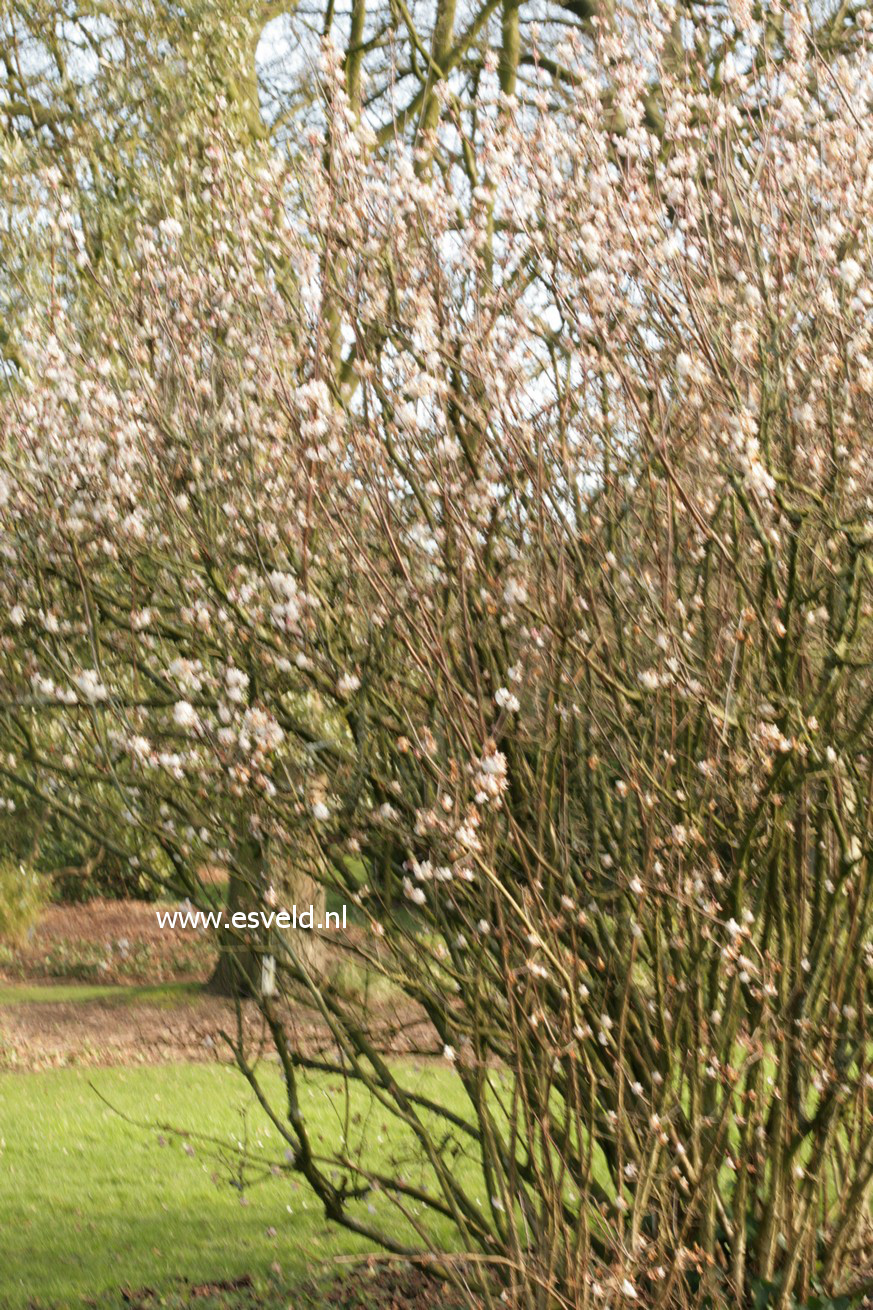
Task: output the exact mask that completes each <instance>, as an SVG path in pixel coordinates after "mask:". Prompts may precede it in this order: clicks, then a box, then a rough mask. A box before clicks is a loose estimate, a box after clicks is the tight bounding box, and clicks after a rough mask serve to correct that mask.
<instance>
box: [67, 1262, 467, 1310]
mask: <svg viewBox="0 0 873 1310" xmlns="http://www.w3.org/2000/svg"><path fill="white" fill-rule="evenodd" d="M119 1297H120V1300H119ZM87 1304H88V1305H89V1306H92V1307H94V1308H95V1310H110V1307H111V1308H112V1310H115V1308H116V1307H118V1306H119V1305H120V1306H123V1307H129V1308H130V1310H154V1308H155V1307H156V1306H165V1307H171V1308H172V1310H189V1307H190V1310H201V1308H203V1307H206V1310H218V1308H219V1307H221V1308H222V1310H223V1308H224V1307H226V1308H227V1310H286V1307H287V1310H460V1307H461V1306H462V1305H464V1306H466V1305H467V1304H468V1303H467V1302H461V1301H459V1299H458V1297H457V1294H455V1293H452V1292H450V1291H449V1290H448V1289H446V1288H445V1287H444V1285H442V1284H441V1283H439V1282H437V1281H435V1280H434V1279H432V1278H428V1277H427V1276H426V1275H425V1274H424V1273H423V1272H422V1271H421V1270H420V1269H417V1268H415V1267H410V1266H408V1265H404V1266H403V1267H397V1266H390V1265H389V1266H387V1267H386V1266H384V1265H381V1264H379V1263H375V1264H373V1265H364V1264H362V1265H359V1266H357V1267H355V1268H354V1269H350V1270H349V1271H348V1272H346V1273H343V1275H342V1276H341V1277H340V1278H338V1279H336V1280H335V1281H333V1282H331V1283H329V1284H328V1285H326V1286H324V1285H319V1284H317V1283H315V1282H306V1283H304V1284H302V1285H299V1286H295V1287H293V1288H285V1287H284V1286H280V1285H279V1283H278V1282H277V1284H276V1285H275V1286H268V1287H265V1288H263V1287H262V1288H261V1289H260V1290H259V1289H258V1287H256V1285H255V1283H254V1282H253V1280H252V1279H251V1278H249V1277H248V1276H243V1277H242V1278H234V1279H231V1280H229V1281H220V1282H210V1283H180V1284H179V1285H178V1287H177V1288H175V1289H174V1290H173V1291H171V1292H169V1293H167V1292H163V1293H159V1292H157V1291H156V1290H155V1289H154V1288H151V1287H143V1288H138V1289H136V1290H133V1289H130V1288H124V1289H122V1290H121V1292H120V1294H118V1293H113V1294H112V1295H111V1297H110V1298H109V1299H97V1300H90V1301H88V1302H87Z"/></svg>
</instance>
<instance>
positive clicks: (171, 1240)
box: [0, 1064, 458, 1310]
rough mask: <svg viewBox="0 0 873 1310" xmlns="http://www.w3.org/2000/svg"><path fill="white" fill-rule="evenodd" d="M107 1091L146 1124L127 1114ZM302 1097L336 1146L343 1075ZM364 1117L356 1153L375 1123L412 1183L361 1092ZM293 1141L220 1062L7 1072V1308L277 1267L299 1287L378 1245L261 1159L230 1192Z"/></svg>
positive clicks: (3, 1158) (1, 1236) (440, 1091)
mask: <svg viewBox="0 0 873 1310" xmlns="http://www.w3.org/2000/svg"><path fill="white" fill-rule="evenodd" d="M412 1077H413V1078H414V1079H416V1080H418V1081H419V1083H420V1085H421V1088H422V1090H423V1091H426V1092H427V1094H428V1095H430V1096H432V1097H434V1099H435V1100H437V1101H439V1100H441V1099H442V1097H444V1096H449V1095H452V1096H453V1097H457V1094H458V1093H457V1089H456V1087H454V1086H452V1080H451V1079H450V1078H449V1077H448V1076H447V1074H446V1073H445V1072H444V1071H441V1070H438V1069H433V1068H425V1069H421V1070H415V1071H414V1072H413V1073H412ZM264 1081H265V1084H266V1085H267V1086H268V1087H269V1088H270V1090H271V1091H272V1092H273V1093H274V1095H275V1103H276V1105H277V1106H279V1107H281V1090H282V1089H281V1084H280V1080H279V1075H278V1071H277V1070H276V1069H275V1068H273V1067H271V1068H269V1069H267V1070H265V1078H264ZM450 1087H451V1092H450ZM101 1095H102V1096H103V1097H105V1098H106V1100H108V1101H110V1102H111V1103H112V1105H113V1107H115V1110H118V1111H121V1114H123V1115H125V1116H128V1117H129V1118H130V1119H133V1120H137V1121H142V1122H144V1123H146V1124H148V1125H150V1126H148V1127H145V1126H139V1124H133V1123H131V1122H128V1120H127V1119H126V1118H122V1117H121V1115H120V1114H118V1113H116V1112H115V1110H114V1109H110V1108H109V1106H107V1105H106V1104H105V1103H104V1101H103V1100H101V1099H100V1097H101ZM302 1102H303V1108H304V1110H305V1111H306V1112H307V1114H308V1118H309V1122H310V1124H311V1126H312V1131H313V1136H314V1141H315V1146H316V1149H318V1146H319V1140H322V1141H323V1142H324V1145H325V1147H329V1146H333V1145H335V1144H336V1142H337V1141H338V1139H339V1137H340V1135H341V1134H342V1132H343V1114H342V1107H343V1098H342V1095H341V1091H340V1088H339V1087H338V1086H337V1085H336V1083H335V1081H334V1082H333V1083H331V1081H330V1080H327V1079H325V1078H318V1079H314V1080H310V1081H308V1082H307V1083H306V1084H305V1086H304V1090H303V1093H302ZM354 1110H355V1119H357V1121H358V1123H359V1124H360V1125H361V1127H360V1128H350V1130H349V1148H350V1150H351V1151H352V1152H354V1151H355V1150H356V1149H357V1145H358V1141H357V1139H356V1137H355V1135H354V1134H355V1133H359V1132H361V1131H364V1128H363V1125H366V1134H367V1147H366V1154H367V1158H368V1159H369V1160H371V1161H373V1162H375V1161H377V1160H378V1161H379V1162H380V1163H382V1164H385V1163H387V1162H388V1160H389V1159H392V1160H397V1159H398V1158H400V1159H404V1158H405V1159H407V1161H408V1164H409V1172H408V1174H407V1176H408V1177H411V1176H412V1175H413V1173H414V1172H415V1170H414V1166H413V1165H412V1153H411V1151H410V1150H409V1148H408V1146H404V1143H403V1142H402V1141H401V1140H398V1137H397V1132H396V1129H394V1128H392V1127H390V1126H389V1125H388V1123H386V1122H385V1119H386V1116H385V1114H384V1112H383V1111H382V1110H381V1109H380V1108H379V1107H373V1106H372V1104H369V1103H367V1102H366V1100H365V1099H364V1098H363V1097H359V1098H358V1103H357V1104H356V1106H355V1107H354ZM350 1122H352V1123H353V1122H354V1119H352V1120H351V1121H350ZM165 1123H169V1124H172V1125H174V1126H175V1127H177V1128H180V1129H186V1130H190V1131H192V1132H196V1133H200V1134H203V1135H207V1136H214V1137H216V1138H220V1139H221V1140H222V1141H223V1142H224V1143H226V1146H225V1147H223V1148H218V1147H216V1146H212V1145H209V1144H207V1143H201V1142H199V1141H197V1140H194V1139H191V1140H190V1141H189V1142H188V1147H189V1150H190V1151H193V1155H192V1154H189V1153H188V1152H187V1151H186V1150H185V1144H184V1142H183V1141H182V1140H180V1139H179V1138H178V1137H177V1136H174V1135H173V1134H171V1133H169V1132H167V1131H166V1130H162V1129H161V1128H160V1127H159V1125H161V1124H165ZM285 1145H286V1144H285V1143H284V1142H283V1141H281V1140H280V1136H279V1133H278V1130H277V1129H276V1128H275V1127H274V1126H273V1125H271V1124H270V1122H269V1121H268V1119H267V1118H266V1116H265V1115H264V1114H263V1112H262V1111H261V1109H260V1107H259V1106H258V1105H257V1102H256V1101H255V1100H254V1097H253V1094H252V1093H251V1091H250V1089H249V1088H248V1086H247V1084H246V1083H245V1081H244V1080H243V1079H242V1076H241V1075H240V1074H239V1072H238V1071H236V1070H235V1069H233V1068H232V1067H228V1066H224V1065H218V1064H216V1065H186V1064H177V1065H166V1066H153V1067H140V1068H114V1069H82V1070H78V1069H62V1070H54V1071H51V1072H46V1073H27V1074H2V1075H0V1307H2V1310H19V1308H21V1307H27V1306H40V1307H42V1306H52V1307H55V1306H58V1307H61V1306H62V1307H65V1308H66V1307H68V1306H69V1307H76V1306H81V1305H84V1304H85V1303H86V1302H87V1301H88V1300H89V1299H97V1298H100V1304H101V1305H103V1304H106V1305H110V1304H115V1296H111V1297H108V1298H107V1294H108V1293H115V1294H117V1296H118V1302H119V1304H122V1303H123V1300H122V1294H121V1289H141V1288H144V1287H150V1288H155V1289H157V1290H158V1291H160V1290H162V1289H168V1290H169V1289H171V1288H172V1287H173V1286H174V1284H176V1283H177V1282H178V1280H180V1279H188V1280H192V1281H194V1282H201V1281H203V1282H205V1281H213V1280H215V1281H217V1280H231V1279H234V1278H238V1277H241V1276H243V1275H252V1276H254V1277H263V1276H265V1275H267V1276H270V1277H272V1278H276V1277H277V1276H280V1277H281V1280H282V1282H283V1283H285V1280H287V1285H293V1283H294V1281H295V1280H298V1279H300V1278H302V1277H305V1276H310V1275H318V1274H319V1273H322V1272H324V1271H325V1269H326V1268H329V1267H330V1265H329V1262H330V1259H331V1257H332V1256H335V1255H337V1254H339V1253H342V1252H346V1253H350V1252H355V1251H363V1250H365V1249H367V1246H366V1244H365V1243H363V1242H362V1241H361V1240H360V1239H357V1238H355V1237H354V1236H352V1235H350V1234H348V1233H345V1232H344V1231H342V1230H339V1229H337V1228H335V1227H331V1226H328V1224H327V1223H326V1221H325V1219H324V1217H323V1214H322V1211H321V1208H320V1205H319V1203H318V1202H317V1200H316V1198H315V1196H314V1194H313V1193H312V1192H311V1191H310V1190H309V1189H308V1188H307V1186H306V1185H305V1184H304V1183H302V1182H301V1181H300V1180H298V1179H297V1178H295V1177H294V1176H292V1175H289V1174H283V1175H282V1176H280V1177H276V1176H274V1175H273V1174H271V1173H270V1171H269V1168H267V1167H264V1168H253V1167H252V1165H251V1163H250V1167H249V1172H250V1173H255V1174H259V1175H260V1178H259V1180H258V1181H255V1182H254V1183H253V1184H252V1185H251V1186H248V1185H246V1186H245V1188H244V1190H243V1191H240V1190H239V1189H238V1187H236V1186H234V1185H233V1180H237V1181H238V1177H239V1171H240V1167H241V1161H242V1158H243V1154H244V1153H245V1152H247V1153H248V1154H249V1155H250V1156H258V1157H268V1158H269V1159H270V1160H273V1161H277V1162H280V1163H282V1162H283V1161H284V1154H285ZM241 1148H242V1149H241ZM422 1181H426V1180H424V1179H422ZM360 1205H361V1207H362V1209H361V1213H362V1215H365V1216H366V1215H368V1217H369V1218H370V1219H371V1220H378V1218H379V1217H380V1215H381V1216H382V1217H383V1218H384V1217H385V1216H386V1215H388V1213H389V1210H390V1207H389V1203H388V1202H386V1201H385V1200H384V1199H383V1198H381V1197H379V1196H378V1195H376V1196H372V1197H371V1198H369V1200H368V1202H367V1203H364V1202H361V1203H360ZM368 1208H369V1214H368ZM390 1212H391V1219H390V1222H391V1225H392V1230H393V1231H394V1232H395V1233H398V1232H399V1231H400V1227H401V1225H400V1224H398V1221H397V1217H396V1215H395V1214H394V1212H393V1210H391V1211H390ZM326 1262H327V1263H326ZM274 1266H279V1268H280V1270H281V1275H279V1274H278V1271H275V1270H274ZM271 1270H274V1272H273V1273H272V1274H271ZM104 1298H106V1299H104ZM282 1304H287V1301H284V1300H283V1302H282Z"/></svg>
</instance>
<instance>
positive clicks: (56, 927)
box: [0, 898, 215, 983]
mask: <svg viewBox="0 0 873 1310" xmlns="http://www.w3.org/2000/svg"><path fill="white" fill-rule="evenodd" d="M175 908H176V907H175V906H164V905H155V904H153V903H151V902H149V901H133V900H130V901H112V900H101V899H99V898H98V899H96V900H93V901H87V902H85V903H84V904H82V905H50V906H49V907H48V908H47V909H46V911H45V912H44V914H43V916H42V918H41V919H40V922H39V924H38V925H37V927H36V929H35V930H34V933H33V935H32V937H31V938H30V940H29V941H28V942H27V943H26V944H25V945H23V946H20V947H18V948H16V950H15V951H14V953H13V954H12V955H11V958H7V957H5V956H4V957H3V958H2V961H0V979H3V978H4V977H5V978H6V979H8V980H13V979H14V980H15V981H19V982H20V981H30V982H36V981H42V980H44V979H47V978H55V979H63V980H64V981H67V982H83V981H88V982H101V983H125V982H149V983H159V982H200V981H203V980H205V979H206V978H208V977H209V974H210V972H211V971H212V966H213V963H214V959H215V951H214V946H213V944H212V942H211V941H210V940H209V937H208V934H206V933H204V932H200V931H198V930H197V929H196V928H185V929H181V928H173V929H172V930H170V929H166V928H161V927H160V926H159V925H158V920H157V913H156V911H158V910H165V909H175Z"/></svg>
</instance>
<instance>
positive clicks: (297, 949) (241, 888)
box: [206, 834, 327, 999]
mask: <svg viewBox="0 0 873 1310" xmlns="http://www.w3.org/2000/svg"><path fill="white" fill-rule="evenodd" d="M270 866H272V867H270ZM268 869H269V877H268V876H267V871H268ZM268 884H269V885H272V886H273V888H274V889H275V892H276V894H277V897H278V901H279V904H278V907H277V909H287V910H288V911H289V912H291V910H292V907H293V906H295V905H296V907H297V919H298V920H300V919H303V921H304V922H309V920H310V912H311V922H312V927H311V928H301V927H298V928H296V929H295V928H289V929H286V930H283V935H284V937H285V940H286V941H287V944H288V946H289V948H290V950H291V951H292V952H293V953H294V955H296V956H297V958H298V959H299V960H300V963H301V964H302V965H303V967H304V968H305V969H306V971H307V972H308V973H309V974H311V975H312V976H314V977H319V976H320V975H321V974H322V973H323V972H324V968H325V963H326V959H327V950H326V940H325V933H324V930H323V928H324V923H325V917H324V915H325V895H324V889H323V888H322V887H321V886H320V885H319V884H318V883H317V882H315V881H314V879H312V878H310V877H309V875H308V874H305V873H300V872H294V871H292V870H289V869H287V868H283V867H278V866H277V865H276V863H275V861H272V860H270V858H269V856H266V857H265V855H264V852H263V849H262V847H261V843H260V842H258V841H256V840H255V839H254V838H253V837H251V836H248V835H242V834H241V836H240V840H239V842H238V844H237V850H236V859H235V860H234V863H233V866H232V867H231V869H230V873H229V881H228V886H227V901H226V903H225V911H224V917H225V920H226V921H229V920H230V919H231V917H232V916H233V915H234V914H236V913H237V912H239V911H242V912H246V911H248V910H255V909H257V910H260V911H264V910H266V911H267V913H269V910H270V907H269V906H267V905H266V902H265V900H264V893H265V891H266V889H267V885H268ZM304 916H305V917H304ZM272 931H274V932H275V929H274V930H272ZM266 946H267V943H266V942H265V943H264V946H262V947H261V948H260V949H258V948H256V947H254V946H247V945H244V944H243V943H242V942H241V941H240V940H239V939H238V937H237V934H236V933H235V932H234V931H233V930H228V929H226V928H222V929H220V930H219V942H218V960H217V962H216V965H215V969H214V971H213V973H212V977H211V978H210V979H209V982H208V983H207V984H206V990H207V991H208V992H210V993H212V994H213V995H215V996H231V997H235V998H240V999H243V998H246V997H254V996H257V995H258V993H259V991H260V990H261V986H262V977H263V974H264V971H263V962H264V956H265V948H266ZM268 972H269V971H268Z"/></svg>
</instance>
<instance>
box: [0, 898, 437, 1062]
mask: <svg viewBox="0 0 873 1310" xmlns="http://www.w3.org/2000/svg"><path fill="white" fill-rule="evenodd" d="M155 911H156V907H155V905H153V904H151V903H149V902H145V901H110V900H94V901H90V902H88V903H86V904H83V905H55V906H51V907H50V908H49V909H48V910H47V911H46V913H45V915H44V917H43V919H42V921H41V922H40V924H39V926H38V928H37V930H36V932H35V933H34V935H33V937H32V939H31V941H30V942H29V943H28V944H27V946H26V947H25V948H23V949H21V950H18V951H16V953H15V955H14V956H13V957H12V958H11V959H10V957H9V956H8V955H7V956H4V957H0V988H2V987H3V986H6V987H15V986H16V985H23V986H24V987H27V986H37V987H39V989H40V992H41V993H42V995H41V997H40V999H38V1000H34V999H30V1000H28V999H27V996H26V993H24V994H23V995H22V996H21V997H16V998H15V1000H14V1001H12V1002H10V1003H7V1004H4V1003H3V1001H2V999H0V1069H7V1070H14V1071H16V1072H31V1071H34V1070H39V1069H51V1068H59V1067H65V1066H84V1067H93V1066H98V1065H137V1064H166V1063H172V1062H176V1061H213V1060H216V1059H222V1060H230V1059H231V1058H232V1056H231V1054H230V1051H229V1048H228V1046H227V1044H226V1043H225V1042H224V1041H223V1040H222V1038H221V1031H222V1030H223V1031H225V1032H227V1033H230V1034H231V1035H232V1036H234V1037H235V1036H236V1030H237V1008H236V1006H235V1004H234V1003H233V1002H232V1001H229V1000H225V999H223V998H221V997H217V996H213V995H211V994H209V993H208V992H205V991H201V990H199V988H198V987H197V986H196V984H202V983H204V982H205V981H206V980H207V979H208V978H209V977H210V975H211V972H212V969H213V966H214V962H215V950H214V945H213V943H212V941H210V939H209V935H208V934H204V933H201V932H199V931H197V930H196V929H185V930H184V931H183V930H179V929H172V930H169V929H162V928H159V926H158V922H157V917H156V913H155ZM166 983H185V984H193V985H194V986H192V988H191V990H188V989H187V988H182V989H177V990H176V991H174V990H173V989H172V988H171V989H168V990H166V991H164V992H161V993H158V994H157V995H156V994H155V993H151V994H149V993H148V992H146V993H145V994H141V993H140V992H139V991H138V988H142V987H155V986H158V987H161V986H163V985H164V984H166ZM53 984H56V985H61V986H73V987H75V986H77V985H81V984H86V985H92V986H93V985H95V984H96V985H98V986H100V985H103V984H114V985H115V988H116V989H117V987H118V986H124V987H125V989H127V988H129V991H128V990H125V992H124V993H123V994H120V995H119V994H118V992H117V990H116V991H115V992H110V991H109V990H108V988H107V994H106V995H105V996H103V995H99V996H97V997H92V996H86V995H83V996H81V997H76V998H71V997H69V996H68V997H66V998H64V996H63V993H60V992H59V994H58V999H57V1000H54V999H53V998H51V995H50V988H51V986H52V985H53ZM366 1004H367V1007H368V1009H369V1013H370V1018H371V1020H372V1019H373V1018H374V1017H376V1016H375V1015H374V1011H375V1012H378V1011H384V1028H385V1046H386V1049H392V1050H395V1051H397V1053H398V1054H399V1053H401V1052H414V1051H416V1050H417V1051H420V1050H421V1049H423V1048H425V1047H427V1046H428V1045H429V1044H432V1039H430V1036H429V1033H428V1031H427V1026H426V1025H423V1024H422V1022H421V1016H420V1015H416V1014H413V1013H410V1012H408V1011H407V1012H406V1013H398V1009H397V1005H396V1001H389V1000H385V1001H383V1002H382V1003H381V1004H379V1003H374V1002H372V1001H370V1002H367V1003H366ZM240 1017H241V1022H242V1028H243V1035H244V1040H245V1045H246V1048H247V1049H248V1050H249V1051H250V1052H252V1054H254V1053H255V1052H257V1051H258V1050H270V1049H272V1047H271V1043H270V1042H269V1041H268V1040H267V1037H266V1034H265V1030H264V1024H263V1018H262V1016H261V1015H260V1014H259V1012H258V1009H257V1006H256V1005H255V1004H253V1003H243V1005H242V1006H241V1009H240ZM380 1017H381V1016H380ZM287 1024H288V1027H289V1030H290V1031H293V1040H294V1042H295V1045H297V1047H298V1049H306V1050H309V1051H312V1052H315V1051H316V1050H318V1049H319V1048H320V1047H321V1046H323V1044H324V1043H325V1040H326V1039H327V1037H328V1034H327V1033H326V1029H325V1026H324V1023H323V1021H322V1020H321V1019H319V1017H318V1016H317V1015H316V1014H315V1013H313V1012H311V1011H308V1010H307V1009H306V1008H303V1007H301V1006H300V1005H299V1004H298V1005H295V1006H294V1007H293V1009H291V1008H289V1010H288V1014H287ZM328 1044H330V1043H329V1042H328Z"/></svg>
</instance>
